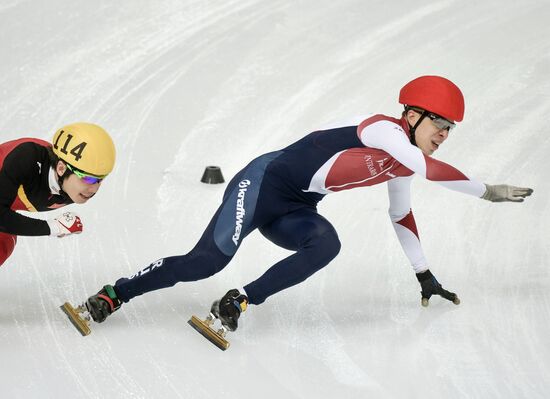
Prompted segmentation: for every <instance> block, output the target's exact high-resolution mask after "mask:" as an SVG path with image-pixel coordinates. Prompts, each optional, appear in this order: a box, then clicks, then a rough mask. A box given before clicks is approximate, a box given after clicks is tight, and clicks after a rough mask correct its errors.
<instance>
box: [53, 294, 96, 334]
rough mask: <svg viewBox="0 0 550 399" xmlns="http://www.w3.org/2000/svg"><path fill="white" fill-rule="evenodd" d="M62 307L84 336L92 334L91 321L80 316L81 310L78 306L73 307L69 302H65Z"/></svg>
mask: <svg viewBox="0 0 550 399" xmlns="http://www.w3.org/2000/svg"><path fill="white" fill-rule="evenodd" d="M60 308H61V310H62V311H63V313H65V314H66V315H67V317H68V318H69V321H70V322H71V323H72V324H73V326H75V328H76V329H77V330H78V332H79V333H80V334H82V335H83V336H84V337H85V336H86V335H90V333H91V332H92V330H91V329H90V326H89V322H88V321H87V320H85V319H83V318H82V317H81V316H80V313H81V312H79V311H78V308H77V309H75V308H73V306H72V305H71V304H70V303H69V302H65V303H64V304H63V305H62V306H60Z"/></svg>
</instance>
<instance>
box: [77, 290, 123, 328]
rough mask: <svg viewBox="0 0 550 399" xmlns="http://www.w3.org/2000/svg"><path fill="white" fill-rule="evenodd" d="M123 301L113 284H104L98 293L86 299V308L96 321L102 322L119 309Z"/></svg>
mask: <svg viewBox="0 0 550 399" xmlns="http://www.w3.org/2000/svg"><path fill="white" fill-rule="evenodd" d="M121 305H122V301H121V300H120V299H118V297H117V294H116V292H115V289H114V287H113V286H112V285H106V286H104V287H103V288H102V289H101V290H100V291H99V292H98V293H97V294H95V295H92V296H91V297H89V298H88V300H87V301H86V308H87V309H88V312H90V316H91V317H92V319H94V321H95V322H96V323H102V322H103V321H105V319H106V318H107V317H109V315H110V314H111V313H113V312H114V311H116V310H118V309H119V308H120V306H121Z"/></svg>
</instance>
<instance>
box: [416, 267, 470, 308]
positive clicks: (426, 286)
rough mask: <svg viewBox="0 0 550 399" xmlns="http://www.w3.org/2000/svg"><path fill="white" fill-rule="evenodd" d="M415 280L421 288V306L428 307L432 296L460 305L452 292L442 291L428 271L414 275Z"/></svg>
mask: <svg viewBox="0 0 550 399" xmlns="http://www.w3.org/2000/svg"><path fill="white" fill-rule="evenodd" d="M416 278H417V279H418V282H419V283H420V286H421V287H422V291H421V294H422V306H428V304H429V302H428V301H429V300H430V298H431V297H432V295H439V296H441V297H443V298H445V299H447V300H449V301H451V302H453V303H454V304H455V305H458V304H459V303H460V299H458V297H457V296H456V294H455V293H454V292H449V291H447V290H446V289H444V288H443V287H442V286H441V284H439V281H437V279H436V278H435V276H434V275H433V274H432V272H430V270H426V271H425V272H422V273H416Z"/></svg>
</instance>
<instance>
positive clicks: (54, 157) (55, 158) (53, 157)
mask: <svg viewBox="0 0 550 399" xmlns="http://www.w3.org/2000/svg"><path fill="white" fill-rule="evenodd" d="M47 149H48V156H49V157H50V166H51V167H52V168H54V169H56V168H57V163H58V162H59V161H61V159H60V158H59V157H58V156H57V155H55V154H54V152H53V149H52V147H48V148H47Z"/></svg>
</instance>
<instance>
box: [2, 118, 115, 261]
mask: <svg viewBox="0 0 550 399" xmlns="http://www.w3.org/2000/svg"><path fill="white" fill-rule="evenodd" d="M114 165H115V146H114V144H113V140H112V139H111V137H110V136H109V134H108V133H107V132H106V131H105V130H104V129H103V128H101V127H100V126H98V125H94V124H91V123H84V122H79V123H73V124H70V125H67V126H64V127H62V128H61V129H59V130H58V131H57V132H56V133H55V134H54V136H53V140H52V143H48V142H47V141H44V140H41V139H36V138H22V139H17V140H12V141H8V142H6V143H2V144H0V265H2V264H3V263H4V262H5V261H6V259H8V258H9V257H10V255H11V254H12V252H13V250H14V248H15V244H16V243H17V236H46V235H50V236H56V237H63V236H66V235H69V234H75V233H80V232H82V228H83V226H82V222H81V220H80V218H79V217H78V216H77V215H76V214H74V213H73V212H65V213H63V214H62V215H58V216H56V217H54V218H52V219H50V220H47V221H44V220H38V219H34V218H30V217H26V216H24V215H21V214H19V213H17V212H16V211H17V210H24V211H30V212H44V211H50V210H53V209H57V208H61V207H63V206H65V205H69V204H72V203H76V204H83V203H85V202H87V201H88V200H89V199H90V198H92V197H93V196H94V195H95V194H96V193H97V191H98V190H99V188H100V187H101V183H102V181H103V179H105V178H106V177H107V175H108V174H109V173H111V171H112V170H113V167H114Z"/></svg>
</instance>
